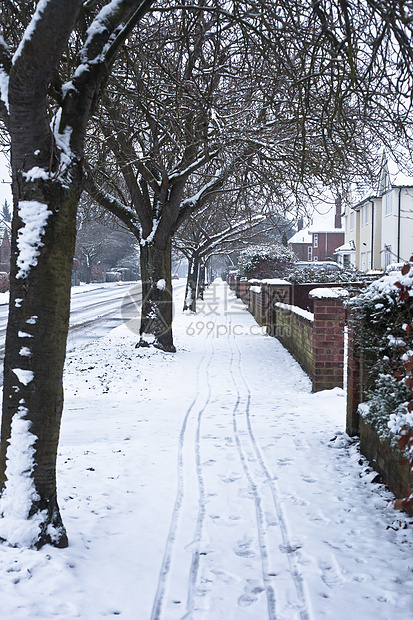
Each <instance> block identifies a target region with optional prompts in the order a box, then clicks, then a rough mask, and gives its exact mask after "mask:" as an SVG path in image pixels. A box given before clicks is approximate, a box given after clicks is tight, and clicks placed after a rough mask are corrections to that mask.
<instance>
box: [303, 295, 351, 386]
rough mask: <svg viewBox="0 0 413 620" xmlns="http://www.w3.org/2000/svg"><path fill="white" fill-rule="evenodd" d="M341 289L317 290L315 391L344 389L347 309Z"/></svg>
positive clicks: (314, 336) (315, 305) (315, 300)
mask: <svg viewBox="0 0 413 620" xmlns="http://www.w3.org/2000/svg"><path fill="white" fill-rule="evenodd" d="M344 294H347V291H345V292H344V293H343V291H341V290H340V289H335V290H334V289H314V290H313V291H311V293H310V296H311V297H312V299H313V300H314V327H313V391H314V392H319V391H321V390H331V389H332V388H335V387H341V388H342V387H343V369H344V326H345V319H346V314H345V309H344V306H343V300H342V298H341V297H342V296H344Z"/></svg>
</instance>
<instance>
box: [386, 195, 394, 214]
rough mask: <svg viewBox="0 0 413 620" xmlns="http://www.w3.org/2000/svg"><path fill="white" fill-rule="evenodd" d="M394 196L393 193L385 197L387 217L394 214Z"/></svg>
mask: <svg viewBox="0 0 413 620" xmlns="http://www.w3.org/2000/svg"><path fill="white" fill-rule="evenodd" d="M392 196H393V192H391V191H390V192H389V193H388V194H386V196H385V207H384V214H385V215H391V213H392Z"/></svg>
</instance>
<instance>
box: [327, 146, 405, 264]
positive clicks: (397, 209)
mask: <svg viewBox="0 0 413 620" xmlns="http://www.w3.org/2000/svg"><path fill="white" fill-rule="evenodd" d="M363 194H364V195H363ZM344 230H345V243H344V246H341V247H340V248H337V250H336V253H337V257H338V262H340V263H342V264H343V263H344V261H345V260H346V261H347V262H350V264H353V265H354V266H355V267H357V268H358V269H360V270H361V271H367V270H370V269H385V268H386V267H388V265H390V264H391V263H400V262H404V261H407V260H409V258H410V256H411V255H412V254H413V176H407V175H406V174H404V173H402V172H401V171H400V170H399V168H398V167H397V165H396V164H395V162H393V161H392V160H391V159H390V158H388V157H386V156H385V155H383V159H382V168H381V173H380V177H379V182H378V186H377V188H376V191H372V190H370V191H366V190H365V189H364V191H363V192H362V193H361V194H359V195H358V198H355V199H354V204H353V205H352V206H350V207H349V206H347V207H346V209H345V212H344Z"/></svg>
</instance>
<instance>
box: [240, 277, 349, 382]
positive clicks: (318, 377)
mask: <svg viewBox="0 0 413 620" xmlns="http://www.w3.org/2000/svg"><path fill="white" fill-rule="evenodd" d="M248 284H249V291H248V309H249V311H250V312H251V314H252V315H253V316H254V317H255V319H256V321H257V323H258V324H259V325H265V326H266V327H267V332H268V333H269V334H270V335H272V336H275V337H276V338H278V339H279V340H280V341H281V342H282V343H283V345H284V346H285V347H286V348H287V349H288V350H289V351H290V353H291V354H292V355H293V356H294V357H295V358H296V359H297V361H298V362H299V363H300V364H301V366H302V367H303V368H304V370H305V371H306V372H307V373H308V374H309V375H310V377H311V378H312V381H313V390H314V391H315V392H317V391H320V390H326V389H331V388H334V387H343V369H344V324H345V310H344V307H343V301H342V297H343V295H346V294H347V292H346V291H344V292H343V289H342V288H340V289H335V290H334V289H332V288H330V287H329V288H322V287H320V286H319V287H318V288H316V289H313V290H312V291H309V290H307V292H306V294H307V295H308V297H309V299H311V303H312V305H313V307H314V314H313V313H310V312H308V311H306V310H305V309H303V308H299V307H297V306H295V305H291V303H290V300H291V296H292V288H293V287H292V285H291V284H290V283H289V282H287V281H285V280H250V281H249V283H248Z"/></svg>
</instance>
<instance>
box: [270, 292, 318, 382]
mask: <svg viewBox="0 0 413 620" xmlns="http://www.w3.org/2000/svg"><path fill="white" fill-rule="evenodd" d="M300 310H301V309H300V308H297V307H295V306H289V305H286V304H283V303H279V302H278V303H276V304H275V317H274V319H275V320H274V323H275V324H274V327H273V330H272V331H273V333H272V335H273V336H276V338H278V340H279V341H280V342H281V343H282V344H283V346H284V347H285V348H286V349H288V351H289V352H290V353H291V354H292V355H293V356H294V357H295V359H296V360H297V361H298V362H299V364H300V365H301V366H302V367H303V369H304V370H305V371H306V372H307V374H309V375H310V376H312V372H313V316H312V315H311V314H310V313H309V312H307V313H304V312H303V311H301V312H300ZM306 315H308V316H306Z"/></svg>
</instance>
